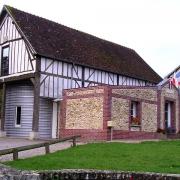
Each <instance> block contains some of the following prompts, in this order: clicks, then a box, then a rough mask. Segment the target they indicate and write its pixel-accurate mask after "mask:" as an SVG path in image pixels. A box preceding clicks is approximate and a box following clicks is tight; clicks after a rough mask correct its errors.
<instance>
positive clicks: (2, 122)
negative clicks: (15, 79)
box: [0, 83, 6, 137]
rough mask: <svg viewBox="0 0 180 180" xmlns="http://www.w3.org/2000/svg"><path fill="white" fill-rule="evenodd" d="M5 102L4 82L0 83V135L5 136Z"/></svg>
mask: <svg viewBox="0 0 180 180" xmlns="http://www.w3.org/2000/svg"><path fill="white" fill-rule="evenodd" d="M5 103H6V84H5V83H3V85H2V104H1V127H0V137H2V136H6V133H5V131H4V124H5Z"/></svg>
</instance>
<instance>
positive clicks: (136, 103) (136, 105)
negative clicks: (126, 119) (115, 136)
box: [130, 100, 141, 126]
mask: <svg viewBox="0 0 180 180" xmlns="http://www.w3.org/2000/svg"><path fill="white" fill-rule="evenodd" d="M133 104H135V113H134V105H133ZM140 106H141V102H140V101H137V100H131V101H130V126H141V112H140V111H141V110H140ZM134 114H136V116H133V115H134ZM133 118H135V119H137V120H138V122H136V123H137V124H136V123H133Z"/></svg>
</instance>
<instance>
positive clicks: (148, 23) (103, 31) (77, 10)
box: [0, 0, 180, 77]
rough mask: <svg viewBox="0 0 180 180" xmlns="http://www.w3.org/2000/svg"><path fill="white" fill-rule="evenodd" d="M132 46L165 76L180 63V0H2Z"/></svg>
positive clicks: (1, 4) (64, 23)
mask: <svg viewBox="0 0 180 180" xmlns="http://www.w3.org/2000/svg"><path fill="white" fill-rule="evenodd" d="M4 4H7V5H10V6H13V7H16V8H18V9H21V10H24V11H26V12H30V13H32V14H35V15H38V16H42V17H45V18H47V19H50V20H53V21H56V22H59V23H61V24H63V25H66V26H69V27H72V28H75V29H78V30H81V31H84V32H87V33H89V34H92V35H95V36H98V37H100V38H103V39H106V40H109V41H112V42H115V43H118V44H121V45H124V46H127V47H130V48H132V49H134V50H136V51H137V52H138V54H139V55H140V56H141V57H142V58H143V59H144V60H145V61H146V62H147V63H148V64H149V65H150V66H151V67H152V68H153V69H154V70H155V71H156V72H157V73H159V74H160V75H161V76H162V77H163V76H165V75H166V74H168V73H169V72H170V71H172V70H173V69H175V68H176V67H177V66H178V65H180V10H179V9H180V0H51V1H49V0H29V1H27V0H0V8H1V9H2V6H3V5H4Z"/></svg>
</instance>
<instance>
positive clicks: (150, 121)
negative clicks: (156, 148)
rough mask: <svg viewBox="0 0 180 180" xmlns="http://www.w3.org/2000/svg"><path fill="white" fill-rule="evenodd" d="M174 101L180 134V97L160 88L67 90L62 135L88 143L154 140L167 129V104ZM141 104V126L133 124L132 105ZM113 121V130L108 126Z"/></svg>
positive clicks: (175, 119)
mask: <svg viewBox="0 0 180 180" xmlns="http://www.w3.org/2000/svg"><path fill="white" fill-rule="evenodd" d="M166 99H168V100H171V101H173V102H174V107H175V108H174V109H175V111H174V121H175V122H174V126H175V129H176V132H179V126H180V123H179V116H180V114H179V110H180V109H179V107H180V104H179V94H178V90H177V89H176V88H174V87H173V88H172V89H169V87H168V86H167V85H164V86H162V87H161V88H158V87H132V86H97V87H89V88H79V89H71V90H64V96H63V103H62V107H61V118H60V119H61V122H60V136H61V137H65V136H69V135H76V134H80V135H82V139H84V140H110V139H129V138H130V139H152V138H159V137H160V134H159V133H157V131H158V129H159V128H161V129H164V121H165V120H164V113H165V112H164V107H165V106H164V103H165V101H166ZM132 101H137V102H138V104H139V105H138V112H139V118H140V124H138V125H137V126H136V125H133V124H132V123H131V102H132ZM109 121H111V123H112V126H113V127H112V128H111V127H108V122H109Z"/></svg>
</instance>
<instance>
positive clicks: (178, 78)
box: [169, 71, 180, 88]
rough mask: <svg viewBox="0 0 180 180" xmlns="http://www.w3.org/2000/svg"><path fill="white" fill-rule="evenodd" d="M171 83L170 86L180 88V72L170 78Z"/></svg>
mask: <svg viewBox="0 0 180 180" xmlns="http://www.w3.org/2000/svg"><path fill="white" fill-rule="evenodd" d="M169 81H170V84H173V85H174V86H176V87H177V88H179V87H180V71H178V72H176V73H175V72H174V74H173V76H171V77H170V79H169Z"/></svg>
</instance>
